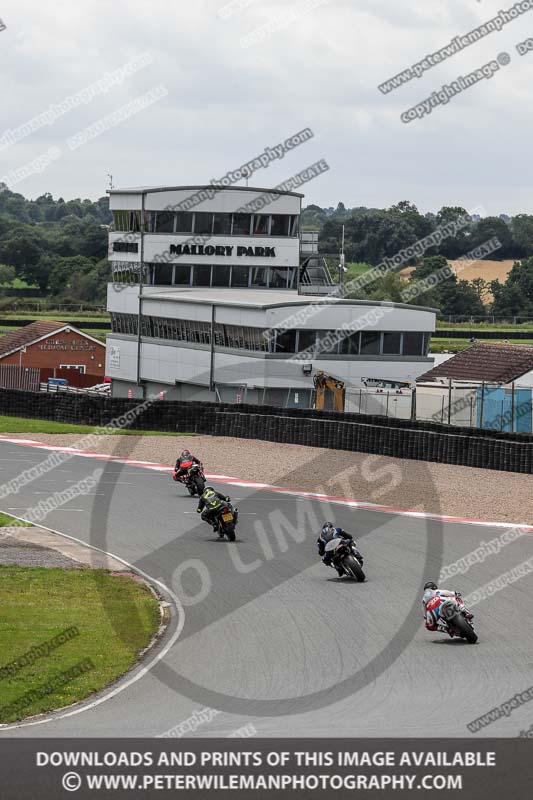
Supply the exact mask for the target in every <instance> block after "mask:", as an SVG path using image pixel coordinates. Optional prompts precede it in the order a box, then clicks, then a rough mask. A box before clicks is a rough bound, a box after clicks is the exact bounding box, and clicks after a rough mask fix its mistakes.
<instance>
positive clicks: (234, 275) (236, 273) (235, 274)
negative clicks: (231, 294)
mask: <svg viewBox="0 0 533 800" xmlns="http://www.w3.org/2000/svg"><path fill="white" fill-rule="evenodd" d="M231 285H232V286H248V267H236V266H233V267H232V268H231Z"/></svg>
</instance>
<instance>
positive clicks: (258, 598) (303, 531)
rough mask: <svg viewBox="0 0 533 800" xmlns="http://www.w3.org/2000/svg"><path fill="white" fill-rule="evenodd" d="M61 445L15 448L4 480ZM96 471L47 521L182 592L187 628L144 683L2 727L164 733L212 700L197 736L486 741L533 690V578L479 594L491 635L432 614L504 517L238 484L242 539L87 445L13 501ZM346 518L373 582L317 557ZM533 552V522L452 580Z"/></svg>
mask: <svg viewBox="0 0 533 800" xmlns="http://www.w3.org/2000/svg"><path fill="white" fill-rule="evenodd" d="M48 455H49V452H47V451H42V450H39V449H37V448H32V447H28V446H19V445H14V444H11V443H6V442H0V484H4V483H6V482H7V481H9V480H10V479H11V478H13V477H15V476H16V475H18V474H19V473H20V472H21V471H22V470H24V469H29V468H31V467H32V466H33V465H35V464H38V463H40V462H42V461H43V460H45V459H46V458H47V457H48ZM97 468H100V469H103V474H102V476H101V480H100V483H99V485H98V487H97V488H96V489H94V490H92V492H91V494H89V495H86V496H82V497H77V498H75V499H73V500H72V501H70V502H69V503H68V504H66V505H65V506H63V507H62V508H61V509H59V510H57V511H54V512H52V513H50V514H49V515H48V516H47V518H46V520H44V523H43V524H44V525H46V526H47V527H50V528H53V529H56V530H58V531H61V532H63V533H66V534H69V535H71V536H74V537H76V538H79V539H81V540H83V541H85V542H88V543H91V544H92V545H94V546H96V547H99V548H102V549H104V550H106V551H109V552H111V553H113V554H114V555H116V556H118V557H120V558H122V559H124V560H125V561H127V562H129V563H130V564H132V565H134V566H136V567H137V568H139V569H140V570H142V571H144V572H145V573H146V574H147V575H149V576H150V577H152V578H153V579H156V580H159V581H161V582H162V583H163V584H164V585H165V586H167V587H169V588H170V589H171V590H172V592H174V593H175V594H176V595H177V596H178V597H179V598H180V599H181V600H183V603H184V606H183V610H184V619H183V615H182V613H181V612H179V613H174V615H173V623H172V626H171V630H170V632H169V637H170V636H171V635H172V634H174V633H176V631H177V626H178V625H181V624H183V630H182V631H181V634H180V636H179V639H178V640H177V641H176V643H175V644H174V645H173V646H172V647H171V648H170V649H169V651H168V652H167V653H166V655H165V656H164V657H163V658H162V660H161V661H160V662H159V663H157V664H155V666H154V667H153V668H152V669H151V670H150V671H149V672H148V673H147V674H140V675H139V671H138V672H137V673H133V674H130V675H129V676H128V677H129V678H130V679H131V678H132V677H137V675H139V679H138V680H135V681H133V682H131V683H130V684H129V685H128V686H127V687H126V688H125V689H124V690H123V691H120V692H119V693H117V694H115V695H114V696H112V697H111V698H110V699H107V700H105V701H104V702H102V703H100V704H98V705H92V704H91V703H88V704H86V705H85V706H80V707H76V709H74V711H75V713H71V712H72V710H73V709H70V710H67V712H62V713H63V715H64V714H65V713H70V716H62V715H61V713H60V714H59V715H56V716H55V717H54V718H52V719H50V720H48V721H46V722H44V723H42V724H38V725H23V726H19V727H15V728H4V729H0V736H19V737H20V736H156V735H160V734H162V733H164V732H165V731H167V730H169V729H171V728H173V727H175V726H176V725H179V724H180V723H182V722H183V721H184V720H186V719H188V718H189V717H190V716H191V715H192V714H193V712H194V711H195V710H199V709H201V708H204V707H206V706H211V707H213V708H217V709H220V710H221V712H222V713H219V714H218V715H217V716H215V717H214V719H213V720H212V721H210V722H209V723H205V724H203V725H200V727H199V728H198V730H197V732H196V735H198V736H227V735H229V734H231V733H232V732H233V731H234V730H235V729H237V728H239V727H240V726H242V725H246V724H252V725H253V726H254V727H255V729H256V730H257V733H258V735H260V736H277V735H284V736H326V735H328V736H331V735H334V736H386V735H389V736H402V737H407V736H470V735H471V734H470V732H469V731H468V729H467V727H466V725H467V723H468V722H470V721H471V720H473V719H476V718H477V717H479V716H480V715H482V714H484V713H485V712H488V711H489V710H490V709H492V708H493V707H495V706H496V705H499V704H500V703H502V702H504V701H506V700H508V699H509V698H510V697H512V696H513V695H514V694H515V693H516V692H521V691H524V690H525V689H526V688H528V687H529V686H531V685H533V667H532V654H533V618H532V616H531V614H530V613H526V612H529V607H530V600H531V596H532V591H533V574H529V575H527V576H526V577H523V578H521V579H520V580H519V581H517V582H515V583H513V584H512V585H510V586H508V587H507V588H506V589H504V590H503V591H500V592H497V593H496V594H494V595H493V596H492V597H491V599H490V600H487V601H485V602H484V603H482V604H480V605H478V606H476V608H475V609H474V611H475V612H476V622H477V626H476V627H477V632H478V634H479V637H480V642H479V644H478V645H476V646H468V645H466V644H464V643H463V642H461V641H457V640H449V639H448V637H445V636H443V635H437V634H430V633H427V632H425V631H424V630H423V626H422V614H421V607H420V604H419V601H420V589H421V586H422V584H423V582H424V580H426V579H428V578H433V577H434V576H435V575H438V573H439V570H440V567H441V565H446V564H449V563H451V562H454V561H456V560H457V559H458V558H460V557H461V556H462V555H465V554H466V553H468V552H470V551H472V550H474V549H475V548H476V547H477V546H479V543H480V542H481V541H489V540H490V539H492V538H495V537H498V536H500V535H501V534H502V529H501V528H494V529H493V528H487V527H476V526H469V525H466V524H454V523H441V522H437V521H434V520H429V521H428V520H423V519H412V518H409V517H402V516H399V515H395V514H384V513H380V512H375V511H363V510H358V511H355V512H354V511H353V510H351V509H349V508H347V507H345V506H342V505H337V504H334V505H330V504H328V503H326V502H320V501H310V500H307V499H305V500H304V499H300V498H297V497H291V496H287V495H282V494H274V493H272V492H269V491H261V492H258V491H256V490H250V489H247V488H243V487H240V486H239V487H237V486H234V487H232V486H227V487H225V489H224V487H221V488H222V490H223V491H227V492H229V494H231V496H232V498H234V499H237V503H238V506H239V509H240V512H241V518H240V525H239V529H238V539H239V540H240V541H238V542H237V543H236V544H229V543H227V542H218V541H215V540H214V537H213V534H212V533H211V531H210V529H209V528H208V527H207V526H206V525H202V524H199V522H198V515H197V514H196V513H195V509H196V501H195V500H193V499H192V498H189V497H187V496H185V494H184V489H183V487H179V486H177V485H176V484H174V483H173V482H172V481H171V480H170V479H169V476H168V475H167V474H164V473H157V472H153V471H151V470H148V469H143V468H138V467H135V468H134V467H130V466H127V465H121V464H117V463H112V462H109V463H103V462H96V461H94V460H92V459H88V458H83V457H78V456H75V457H73V458H71V459H70V461H69V462H68V463H67V464H64V465H61V466H60V467H58V468H55V469H54V470H52V471H51V472H49V473H48V474H47V475H45V476H44V477H42V478H39V479H37V480H35V481H34V482H33V483H31V484H30V485H29V486H27V487H25V488H23V489H21V491H20V492H19V493H18V494H15V495H9V496H8V497H7V498H5V499H4V500H2V501H1V503H0V508H1V510H3V511H6V512H8V513H9V512H10V513H12V514H14V515H15V516H20V517H24V515H25V512H26V511H27V509H28V508H31V507H33V506H35V505H36V504H37V503H38V502H39V500H42V499H46V497H47V496H49V495H50V494H52V493H53V492H55V491H60V490H63V489H64V488H65V487H66V486H68V485H69V484H73V483H76V482H77V481H79V480H81V479H82V478H85V477H87V476H88V475H90V474H92V473H93V472H94V470H95V469H97ZM243 477H244V476H243ZM517 516H518V517H519V516H520V514H519V510H518V512H517ZM332 518H333V519H334V520H335V522H336V523H337V524H340V525H342V526H343V527H345V528H346V529H347V530H350V531H357V539H358V542H359V544H360V548H361V550H362V552H363V553H364V556H365V569H366V572H367V576H368V581H367V582H366V583H365V584H355V583H351V582H347V581H344V580H337V579H336V577H335V573H334V572H333V571H332V570H327V569H326V568H325V567H324V566H323V565H322V564H321V563H320V561H319V560H318V559H317V557H316V550H315V540H316V529H317V525H319V524H320V523H321V522H322V520H323V519H332ZM439 542H440V543H441V544H440V545H439ZM532 546H533V537H532V535H531V534H528V535H525V536H523V537H521V538H520V539H518V540H516V541H515V542H513V543H512V544H510V545H508V546H507V547H505V548H504V549H503V550H502V551H501V552H500V553H499V554H498V555H493V556H491V557H490V558H488V559H487V560H486V561H485V562H484V563H483V564H477V565H475V566H473V567H471V568H470V570H469V571H468V573H467V574H466V575H461V576H460V577H458V578H457V580H456V581H455V582H454V585H452V586H450V587H449V588H452V589H458V590H460V591H462V593H463V595H467V594H468V593H470V592H472V591H474V590H475V589H477V588H478V587H480V586H482V585H483V584H485V583H486V582H488V581H490V580H493V579H494V578H496V577H498V576H499V575H501V574H502V573H504V572H506V571H507V570H509V569H512V568H513V567H514V566H516V565H517V564H519V563H521V562H523V561H525V560H527V559H529V558H530V557H531V555H532V554H533V553H532ZM440 547H442V552H441V550H440ZM191 597H195V601H193V602H192V603H191V600H190V598H191ZM103 602H105V598H103ZM163 646H164V643H163V645H162V647H163ZM115 688H116V687H115ZM532 723H533V702H530V703H529V704H527V703H526V704H525V705H523V706H522V707H521V708H519V709H517V710H516V711H514V712H513V713H512V714H511V715H510V716H508V717H505V718H502V719H500V720H498V721H496V722H494V723H493V724H491V725H489V726H487V727H485V728H483V729H482V730H481V731H480V732H479V733H478V734H476V735H477V736H518V735H519V732H520V730H522V729H524V728H529V727H530V725H531V724H532Z"/></svg>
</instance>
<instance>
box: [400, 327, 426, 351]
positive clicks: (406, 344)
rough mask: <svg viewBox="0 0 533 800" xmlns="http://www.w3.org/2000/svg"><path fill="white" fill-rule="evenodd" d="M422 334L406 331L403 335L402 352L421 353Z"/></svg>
mask: <svg viewBox="0 0 533 800" xmlns="http://www.w3.org/2000/svg"><path fill="white" fill-rule="evenodd" d="M423 345H424V334H423V333H418V332H417V333H415V332H414V331H408V332H407V333H404V335H403V354H404V356H421V355H423Z"/></svg>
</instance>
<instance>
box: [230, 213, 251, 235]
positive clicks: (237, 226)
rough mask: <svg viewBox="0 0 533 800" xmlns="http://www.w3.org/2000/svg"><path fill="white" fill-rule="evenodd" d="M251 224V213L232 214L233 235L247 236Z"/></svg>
mask: <svg viewBox="0 0 533 800" xmlns="http://www.w3.org/2000/svg"><path fill="white" fill-rule="evenodd" d="M251 224H252V215H251V214H234V215H233V235H234V236H249V235H250V225H251Z"/></svg>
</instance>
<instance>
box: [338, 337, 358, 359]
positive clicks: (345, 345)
mask: <svg viewBox="0 0 533 800" xmlns="http://www.w3.org/2000/svg"><path fill="white" fill-rule="evenodd" d="M360 338H361V334H360V332H359V331H356V332H355V333H350V334H349V335H348V336H345V337H344V338H343V340H342V341H341V346H340V352H341V353H343V354H344V355H346V356H357V355H359V340H360Z"/></svg>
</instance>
